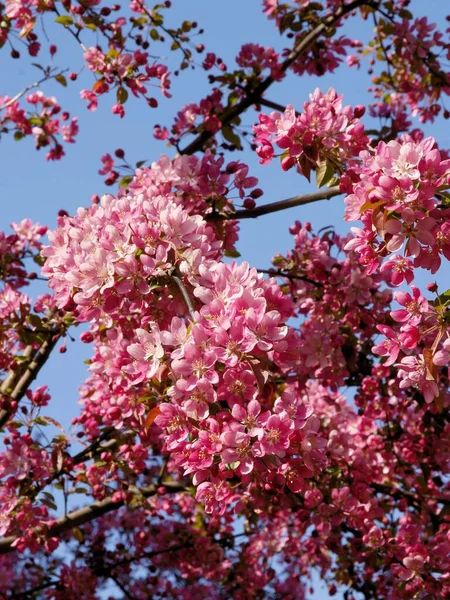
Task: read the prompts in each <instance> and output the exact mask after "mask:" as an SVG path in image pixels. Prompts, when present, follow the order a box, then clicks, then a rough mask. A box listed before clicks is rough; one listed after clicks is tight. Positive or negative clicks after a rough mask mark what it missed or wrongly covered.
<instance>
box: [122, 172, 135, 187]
mask: <svg viewBox="0 0 450 600" xmlns="http://www.w3.org/2000/svg"><path fill="white" fill-rule="evenodd" d="M132 180H133V176H132V175H125V177H122V179H121V180H120V181H119V187H121V188H126V187H127V186H128V185H129V184H130V183H131V181H132Z"/></svg>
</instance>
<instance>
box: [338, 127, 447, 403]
mask: <svg viewBox="0 0 450 600" xmlns="http://www.w3.org/2000/svg"><path fill="white" fill-rule="evenodd" d="M361 160H362V165H361V166H356V165H355V166H354V168H352V170H351V171H350V172H349V173H347V174H346V176H345V178H344V179H343V181H342V182H341V186H342V187H343V188H344V189H346V190H348V191H351V192H352V193H351V194H350V195H348V196H347V198H346V200H345V203H346V205H347V208H346V216H345V218H346V219H347V220H348V221H353V220H356V219H361V220H362V222H363V224H364V228H363V229H358V228H352V231H353V234H354V238H353V239H352V240H350V241H349V242H348V244H347V246H346V248H347V249H352V250H354V251H355V252H356V253H357V254H359V256H360V261H361V264H363V265H364V266H365V268H366V272H367V273H368V274H372V273H374V271H375V270H377V269H378V268H380V267H381V271H382V272H383V273H384V274H385V276H386V277H387V278H388V280H389V281H390V283H391V284H392V285H400V284H401V283H402V282H403V281H406V282H407V283H411V282H412V281H413V279H414V269H416V268H424V269H427V270H430V271H431V273H435V272H436V271H437V270H438V269H439V267H440V264H441V256H442V255H443V256H444V257H445V258H447V259H450V224H449V222H448V218H449V215H450V212H449V209H448V208H446V207H445V205H444V206H442V207H441V206H439V201H438V199H437V198H436V194H437V193H438V192H439V190H440V188H441V186H445V185H447V184H448V181H449V176H450V161H449V160H447V159H443V158H442V156H441V154H440V152H439V150H437V148H436V147H435V142H434V139H433V138H426V139H423V140H422V141H420V142H416V141H414V140H413V139H412V138H411V137H408V136H404V137H402V138H401V139H400V141H392V142H389V143H387V144H386V143H384V142H380V143H379V144H378V146H377V147H376V148H375V149H374V150H367V151H364V152H362V153H361ZM401 249H403V255H399V254H396V253H397V252H398V251H399V250H401ZM384 257H388V260H387V261H386V262H384V264H381V263H382V260H383V258H384ZM396 299H397V301H399V302H400V304H401V305H403V306H405V307H406V312H405V311H394V312H393V313H392V317H393V318H394V320H395V321H397V323H399V326H398V327H397V331H394V330H393V329H392V328H391V327H384V328H382V329H381V331H382V333H383V334H384V335H386V336H387V338H388V339H387V340H386V341H384V342H381V343H380V344H378V345H377V346H376V347H375V350H374V351H375V352H376V353H377V354H380V355H382V356H388V361H387V364H392V363H394V362H395V361H396V359H397V357H398V355H399V352H400V350H402V351H403V352H405V353H406V354H407V355H408V356H405V357H404V358H402V360H401V362H400V364H399V376H400V377H401V378H402V382H403V385H405V386H410V385H415V386H416V387H418V388H419V389H420V390H421V392H422V393H423V395H424V396H425V399H426V400H427V402H430V401H431V400H432V399H433V397H435V396H437V395H438V393H439V392H438V385H437V382H436V381H435V377H434V376H433V374H432V370H430V361H429V359H427V352H428V351H430V350H431V352H432V353H434V352H435V351H436V349H437V344H438V343H439V340H440V339H441V337H442V334H443V332H444V331H445V330H446V326H444V324H443V322H442V318H441V316H440V314H439V313H438V312H436V310H435V309H432V308H431V306H430V305H429V304H428V302H427V301H426V300H425V299H424V298H423V296H422V295H421V293H420V291H419V289H418V288H416V287H413V296H410V295H406V296H405V295H404V294H403V293H397V294H396ZM408 311H409V312H408ZM419 326H420V327H419ZM442 327H443V329H442ZM436 335H437V336H438V337H436ZM413 352H414V353H415V354H416V356H410V355H411V353H413Z"/></svg>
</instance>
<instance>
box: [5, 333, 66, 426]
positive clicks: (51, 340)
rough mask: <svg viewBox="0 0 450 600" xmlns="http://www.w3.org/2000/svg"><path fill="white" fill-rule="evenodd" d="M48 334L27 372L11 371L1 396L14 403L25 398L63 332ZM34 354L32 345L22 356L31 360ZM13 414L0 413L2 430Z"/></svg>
mask: <svg viewBox="0 0 450 600" xmlns="http://www.w3.org/2000/svg"><path fill="white" fill-rule="evenodd" d="M48 334H49V336H48V338H47V339H46V340H44V342H42V344H41V346H40V347H39V349H38V351H37V352H36V353H35V354H34V357H33V359H32V360H31V362H29V363H28V364H27V365H26V368H25V371H23V370H22V369H21V368H20V366H19V368H18V369H16V370H11V371H10V373H9V375H8V376H7V377H6V379H5V380H4V381H3V383H2V385H1V387H0V393H1V394H5V395H7V396H8V398H9V399H10V400H12V401H14V402H19V401H20V400H21V399H22V398H23V396H24V395H25V393H26V391H27V389H28V388H29V387H30V385H31V383H32V382H33V381H34V380H35V379H36V377H37V375H38V373H39V371H40V370H41V368H42V367H43V366H44V364H45V363H46V362H47V360H48V358H49V356H50V354H51V352H52V350H53V348H54V347H55V345H56V343H57V341H58V340H59V338H60V336H61V331H58V332H55V331H49V332H48ZM33 352H34V348H33V345H32V344H30V345H29V346H27V347H26V348H25V350H24V353H23V355H22V356H24V357H25V358H27V359H31V358H32V356H33ZM13 412H14V411H11V410H7V409H3V410H1V411H0V429H1V428H2V427H4V425H5V424H6V423H7V422H8V419H9V418H10V416H11V415H12V414H13Z"/></svg>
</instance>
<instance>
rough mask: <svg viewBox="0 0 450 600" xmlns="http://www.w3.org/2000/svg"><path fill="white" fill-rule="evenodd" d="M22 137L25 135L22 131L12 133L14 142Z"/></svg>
mask: <svg viewBox="0 0 450 600" xmlns="http://www.w3.org/2000/svg"><path fill="white" fill-rule="evenodd" d="M23 137H25V134H24V132H23V131H15V132H14V139H15V140H16V142H18V141H19V140H21V139H22V138H23Z"/></svg>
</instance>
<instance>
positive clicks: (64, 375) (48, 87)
mask: <svg viewBox="0 0 450 600" xmlns="http://www.w3.org/2000/svg"><path fill="white" fill-rule="evenodd" d="M412 7H413V9H415V11H416V12H417V14H418V15H419V16H423V15H424V14H426V15H427V16H428V17H429V19H430V20H432V21H436V22H437V23H438V24H439V25H440V26H441V28H442V29H443V30H444V29H445V26H446V23H445V21H444V17H445V12H446V8H447V10H448V3H447V2H446V1H445V0H427V2H424V1H423V0H415V1H414V2H413V3H412ZM166 14H167V19H168V24H174V25H175V24H178V23H180V22H181V21H182V20H183V19H189V20H191V21H194V20H195V21H198V23H199V25H200V26H201V27H204V29H205V34H204V36H202V37H201V39H200V38H199V42H202V43H204V44H205V45H206V48H207V50H209V51H212V52H215V53H216V54H217V55H218V56H221V57H222V58H223V59H224V61H225V62H226V63H227V64H228V65H229V66H232V65H233V64H234V61H233V58H234V56H235V55H236V54H237V52H238V50H239V48H240V46H241V45H242V44H243V43H246V42H258V43H261V44H263V45H272V46H273V47H274V48H275V49H277V50H280V49H282V48H283V47H284V45H285V42H284V41H281V40H280V37H279V35H278V33H277V31H276V29H275V27H274V24H273V23H272V22H269V21H268V20H267V19H266V17H265V16H264V15H263V14H262V11H261V6H260V1H259V0H227V1H226V2H219V1H217V0H216V1H211V0H190V1H189V2H187V1H186V0H174V1H173V7H172V9H171V10H169V11H167V13H166ZM47 31H48V32H49V33H50V35H51V36H53V35H54V36H55V39H56V43H57V45H58V47H59V50H58V53H57V54H56V56H55V59H54V63H55V65H57V66H61V67H65V66H69V67H70V70H74V71H78V69H79V68H80V67H81V65H82V58H81V55H80V48H79V47H78V46H77V44H76V42H75V40H74V39H73V38H72V37H71V36H69V35H65V34H64V32H63V31H62V28H61V26H57V25H55V24H52V23H50V24H49V25H47ZM370 31H371V24H370V23H363V22H362V21H361V20H360V19H357V20H353V21H350V22H349V23H348V24H347V25H346V28H345V33H346V34H347V35H348V36H349V37H355V38H358V39H362V40H363V41H364V39H367V37H368V36H369V35H370ZM91 43H95V42H91ZM150 51H151V52H159V46H158V49H156V48H155V49H153V48H151V49H150ZM41 61H42V63H45V62H46V61H45V59H44V58H42V59H41ZM171 63H173V56H169V57H168V64H169V65H170V64H171ZM0 72H1V73H3V74H5V73H6V74H7V77H3V83H2V86H1V89H0V95H9V96H13V95H15V94H16V93H18V92H19V91H20V90H22V89H23V88H24V87H25V86H26V85H28V84H29V83H30V82H32V81H35V80H36V79H38V78H39V72H38V71H37V70H36V69H35V68H33V67H31V66H29V65H28V59H26V58H24V60H20V61H17V60H16V61H14V60H12V59H10V57H9V55H8V52H7V49H6V47H5V48H4V49H3V51H2V52H0ZM91 85H92V78H91V75H90V74H89V73H87V72H85V73H83V75H82V76H81V77H80V78H79V80H78V81H77V82H75V83H71V84H69V87H68V88H67V89H65V88H63V87H61V86H60V85H59V84H57V83H54V82H50V83H48V84H45V85H44V87H43V88H42V89H43V90H44V92H45V93H47V94H54V95H56V96H57V98H58V99H59V101H60V103H61V105H62V107H63V109H64V110H69V111H70V112H71V114H73V115H78V117H79V123H80V134H79V136H78V139H77V143H76V144H74V145H71V146H66V152H67V156H66V157H65V158H64V159H63V160H61V161H59V162H57V163H48V162H46V161H45V149H43V150H41V151H39V152H36V151H35V149H34V147H33V142H32V141H31V139H25V140H22V141H21V142H18V143H17V142H14V141H13V140H12V138H11V137H9V138H8V137H5V138H4V139H2V140H1V143H0V160H1V162H0V164H1V168H2V177H1V178H0V194H1V196H2V198H3V203H2V212H1V217H0V226H1V228H2V229H7V228H8V225H9V223H10V222H12V221H20V220H21V219H22V218H25V217H30V218H32V219H33V220H37V221H39V222H41V223H43V224H47V225H49V226H50V227H53V226H54V225H55V216H56V213H57V211H58V210H59V209H62V208H63V209H65V210H67V211H68V212H69V213H73V212H75V211H76V209H77V208H78V207H79V206H86V205H88V204H89V202H90V197H91V195H92V194H93V193H100V194H101V193H103V192H104V191H106V188H105V186H104V184H103V181H102V178H101V177H100V176H99V175H98V174H97V171H98V169H99V168H100V156H101V155H102V154H104V153H105V152H112V151H113V150H114V149H115V148H117V147H122V148H124V149H125V150H126V152H127V157H128V158H129V160H130V161H134V162H135V161H137V160H141V159H151V160H156V159H157V158H158V157H159V156H160V155H161V154H164V153H167V154H169V155H173V154H174V149H167V148H166V147H165V145H164V143H163V142H159V141H157V140H155V139H154V138H153V137H152V131H153V126H154V124H156V123H158V124H161V125H167V126H169V127H170V125H171V123H172V120H173V116H174V115H175V114H176V112H177V111H178V110H179V109H180V107H181V106H182V104H187V103H189V102H191V101H196V100H198V99H200V98H201V97H202V96H203V95H205V93H207V92H208V90H209V86H208V84H207V75H206V74H205V73H204V72H203V71H202V70H201V69H198V70H196V71H194V72H191V71H185V72H184V73H182V74H181V76H180V77H178V78H173V84H172V90H171V91H172V92H173V98H172V99H170V100H167V99H164V98H161V102H160V108H158V109H157V110H152V109H150V108H148V107H147V106H146V105H145V104H144V103H142V102H139V101H137V100H135V99H134V98H131V99H130V100H129V102H128V103H127V105H126V109H127V115H126V117H125V119H123V120H121V119H119V118H118V117H117V116H115V115H112V114H111V112H110V107H111V105H112V104H113V103H114V102H113V97H112V96H111V97H107V96H106V97H103V98H101V99H100V106H99V110H98V111H97V112H95V113H89V112H88V111H87V110H86V103H85V102H83V101H81V100H80V99H79V91H80V90H81V89H83V88H89V87H91ZM331 85H332V86H333V87H335V89H336V90H337V91H338V92H339V93H343V94H344V101H345V103H346V104H364V103H366V102H367V101H368V100H369V96H368V94H367V92H366V88H367V87H368V85H369V78H368V76H367V75H366V74H365V71H364V69H361V70H360V71H357V70H355V69H349V68H347V67H345V66H344V67H343V68H341V69H339V70H338V71H337V72H336V73H335V74H333V75H330V76H326V77H322V78H314V77H304V78H298V77H296V76H294V75H290V76H289V77H287V78H286V79H285V80H284V81H283V82H282V83H280V84H276V85H275V86H273V88H271V89H270V90H269V92H268V94H267V97H268V98H269V99H271V100H273V101H276V102H280V103H281V104H284V105H285V104H288V103H291V104H293V105H294V106H295V107H296V108H297V109H301V106H302V104H303V102H304V101H305V100H307V97H308V94H309V93H310V92H312V91H313V90H314V88H315V87H320V88H321V89H322V90H323V91H325V90H327V89H328V87H330V86H331ZM155 95H157V94H155ZM254 122H255V118H254V114H251V113H249V114H247V115H246V116H244V117H243V124H246V125H251V124H253V123H254ZM427 133H429V134H431V135H434V136H435V137H436V139H437V140H438V142H439V143H440V145H441V146H442V147H446V148H449V147H450V133H449V128H448V124H447V123H445V122H444V123H440V124H438V125H435V126H431V127H427ZM239 158H240V159H242V160H244V161H246V162H248V163H249V164H250V166H251V173H252V174H254V175H256V176H257V177H259V179H260V186H261V187H262V188H263V189H264V191H265V195H264V196H263V198H261V199H260V201H259V202H272V201H275V200H280V199H282V198H287V197H289V196H292V195H296V194H300V193H304V192H308V191H313V190H314V185H313V184H308V182H307V181H306V180H305V179H304V178H301V177H300V176H299V175H298V174H296V173H295V172H294V170H292V171H290V172H288V173H283V172H282V171H281V169H280V168H279V166H278V164H277V163H276V161H274V162H273V164H271V165H269V166H265V167H262V166H260V165H259V164H258V161H257V157H256V156H255V155H254V154H253V153H252V152H250V151H249V150H247V149H246V150H245V151H244V153H242V154H241V155H240V157H239ZM342 215H343V200H342V197H338V198H334V199H332V200H331V201H330V202H321V203H317V204H313V205H308V206H306V207H301V208H298V209H293V210H290V211H288V212H284V213H277V214H274V215H270V216H266V217H262V218H261V219H259V220H255V221H244V222H243V223H242V225H241V241H240V242H239V246H238V248H239V250H240V252H241V255H242V259H243V260H244V259H245V260H248V261H249V262H250V264H252V265H253V266H257V267H261V268H267V267H268V266H269V265H270V260H271V258H272V256H273V255H274V254H276V253H277V252H280V251H281V252H284V251H286V250H287V249H288V248H289V247H290V244H291V236H289V234H288V232H287V229H288V227H289V225H290V224H291V223H292V222H293V221H294V220H295V219H299V220H301V221H305V220H308V221H311V222H312V223H313V225H314V228H315V230H316V231H317V230H318V229H320V228H321V227H324V226H327V225H334V226H335V227H336V229H337V230H338V231H340V232H345V231H347V230H348V226H347V225H346V224H345V223H344V222H343V220H342ZM448 275H449V269H448V266H446V267H445V268H444V269H443V270H442V275H441V279H442V281H445V279H447V280H448ZM432 279H433V280H434V279H435V278H432ZM427 280H430V277H427V276H426V275H425V277H423V278H422V279H421V283H422V282H424V281H427ZM444 285H445V284H444ZM447 287H449V286H448V285H447ZM444 289H445V288H444ZM89 354H90V349H89V347H88V346H84V345H82V344H80V343H69V349H68V352H67V353H66V354H65V355H60V354H55V356H54V357H53V358H52V360H51V361H50V362H49V363H48V364H47V365H46V366H45V368H44V369H43V370H42V373H41V375H40V377H39V383H46V384H48V385H49V387H50V391H51V393H52V396H53V406H52V410H53V413H52V414H53V416H54V417H55V418H56V419H58V420H60V421H61V422H62V423H64V425H68V424H69V423H70V420H71V418H72V417H73V416H74V415H75V414H77V412H78V407H77V404H76V402H77V399H78V394H77V387H78V385H79V384H80V383H81V382H82V380H83V378H84V377H85V374H86V366H85V365H84V364H83V360H84V359H85V358H88V356H89ZM327 597H328V596H327V594H326V593H324V592H320V595H319V594H318V593H317V591H316V593H315V594H314V598H316V599H317V600H322V599H324V598H327ZM335 598H336V596H335Z"/></svg>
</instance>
